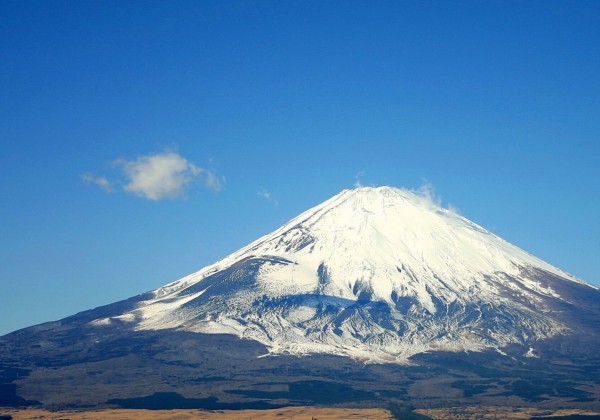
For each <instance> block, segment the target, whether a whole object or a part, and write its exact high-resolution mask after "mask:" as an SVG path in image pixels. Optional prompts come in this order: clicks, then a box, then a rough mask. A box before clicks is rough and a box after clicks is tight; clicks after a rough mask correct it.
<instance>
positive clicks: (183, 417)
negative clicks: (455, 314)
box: [0, 407, 392, 420]
mask: <svg viewBox="0 0 600 420" xmlns="http://www.w3.org/2000/svg"><path fill="white" fill-rule="evenodd" d="M0 415H8V416H12V418H13V419H14V420H31V419H38V420H67V419H69V420H128V419H144V420H188V419H206V420H228V419H241V420H259V419H260V420H286V419H298V420H300V419H302V420H311V419H316V420H334V419H349V420H352V419H357V420H359V419H360V420H363V419H369V420H389V419H391V418H392V416H391V414H390V412H389V411H387V410H381V409H351V408H321V407H286V408H278V409H272V410H228V411H204V410H127V409H116V410H97V411H47V410H38V409H27V410H0Z"/></svg>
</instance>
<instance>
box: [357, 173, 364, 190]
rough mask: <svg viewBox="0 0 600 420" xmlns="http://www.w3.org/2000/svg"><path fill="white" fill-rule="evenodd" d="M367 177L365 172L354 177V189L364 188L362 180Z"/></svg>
mask: <svg viewBox="0 0 600 420" xmlns="http://www.w3.org/2000/svg"><path fill="white" fill-rule="evenodd" d="M364 175H365V171H360V172H358V173H357V174H356V175H354V188H360V187H364V185H363V183H362V181H361V178H362V177H363V176H364Z"/></svg>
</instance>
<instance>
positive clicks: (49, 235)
mask: <svg viewBox="0 0 600 420" xmlns="http://www.w3.org/2000/svg"><path fill="white" fill-rule="evenodd" d="M0 92H1V94H0V142H1V146H2V153H1V154H0V170H1V180H2V181H1V184H0V185H1V188H2V191H1V192H2V194H1V196H0V197H1V198H0V200H1V202H0V250H1V252H0V295H1V296H2V305H1V308H0V334H3V333H7V332H9V331H12V330H15V329H17V328H22V327H26V326H29V325H33V324H36V323H40V322H44V321H50V320H55V319H59V318H62V317H64V316H67V315H71V314H73V313H75V312H78V311H81V310H85V309H89V308H92V307H95V306H99V305H102V304H106V303H110V302H114V301H117V300H120V299H124V298H127V297H130V296H133V295H135V294H138V293H141V292H144V291H147V290H150V289H153V288H156V287H158V286H160V285H162V284H165V283H167V282H170V281H173V280H176V279H178V278H180V277H182V276H184V275H186V274H189V273H191V272H193V271H196V270H198V269H200V268H202V267H203V266H205V265H207V264H209V263H212V262H214V261H216V260H217V259H219V258H221V257H223V256H225V255H227V254H228V253H230V252H232V251H234V250H236V249H238V248H239V247H241V246H243V245H245V244H246V243H248V242H250V241H251V240H253V239H255V238H257V237H258V236H260V235H262V234H265V233H267V232H270V231H271V230H273V229H275V228H277V227H278V226H279V225H281V224H283V223H284V222H286V221H287V220H289V219H290V218H292V217H293V216H295V215H297V214H298V213H300V212H301V211H303V210H305V209H307V208H309V207H311V206H313V205H316V204H318V203H320V202H321V201H323V200H325V199H327V198H329V197H330V196H332V195H334V194H336V193H338V192H339V191H340V190H342V189H344V188H351V187H353V186H354V185H355V184H356V183H357V181H358V182H359V183H361V184H363V185H392V186H399V187H407V188H418V187H419V186H420V185H421V184H422V183H423V182H430V183H431V184H433V185H434V186H435V188H436V191H437V193H438V194H439V195H440V196H441V197H442V201H443V203H444V204H445V205H448V204H452V205H453V206H455V207H457V208H458V209H459V210H460V211H461V213H462V214H463V215H465V216H466V217H468V218H470V219H472V220H474V221H475V222H477V223H479V224H481V225H483V226H484V227H486V228H488V229H490V230H492V231H493V232H495V233H496V234H498V235H500V236H501V237H503V238H505V239H507V240H508V241H510V242H512V243H514V244H516V245H518V246H520V247H522V248H524V249H526V250H527V251H529V252H531V253H533V254H534V255H537V256H539V257H540V258H542V259H545V260H546V261H548V262H550V263H552V264H554V265H557V266H559V267H561V268H562V269H564V270H566V271H568V272H570V273H572V274H574V275H576V276H578V277H580V278H582V279H584V280H587V281H589V282H591V283H594V284H597V285H600V258H599V256H600V239H599V238H600V221H599V216H600V2H597V1H584V0H582V1H577V2H571V1H566V0H565V1H527V2H526V1H486V2H481V1H463V2H445V1H439V2H438V1H416V0H415V1H291V0H290V1H227V2H223V1H203V2H188V1H178V2H162V1H128V2H122V1H113V2H111V1H101V2H100V1H84V2H72V1H55V2H47V1H39V2H37V1H9V0H6V1H2V2H0Z"/></svg>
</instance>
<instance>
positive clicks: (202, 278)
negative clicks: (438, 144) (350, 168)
mask: <svg viewBox="0 0 600 420" xmlns="http://www.w3.org/2000/svg"><path fill="white" fill-rule="evenodd" d="M547 278H552V279H559V281H561V282H577V283H578V284H582V285H585V286H586V287H587V285H586V284H585V283H583V282H582V281H580V280H578V279H576V278H574V277H572V276H570V275H568V274H566V273H564V272H563V271H561V270H559V269H557V268H555V267H553V266H552V265H550V264H547V263H545V262H544V261H542V260H540V259H538V258H536V257H534V256H532V255H530V254H528V253H527V252H525V251H523V250H521V249H520V248H518V247H516V246H514V245H511V244H509V243H508V242H506V241H504V240H502V239H501V238H499V237H498V236H496V235H494V234H492V233H490V232H488V231H487V230H485V229H483V228H482V227H480V226H478V225H477V224H475V223H473V222H471V221H469V220H468V219H466V218H464V217H462V216H460V215H458V214H456V213H455V212H452V211H449V210H446V209H443V208H441V207H439V206H438V205H436V204H435V203H433V202H432V200H431V199H430V198H428V197H427V196H425V195H422V194H419V193H415V192H412V191H408V190H405V189H397V188H391V187H376V188H375V187H361V188H356V189H352V190H344V191H342V192H341V193H339V194H337V195H335V196H334V197H332V198H331V199H329V200H327V201H325V202H323V203H322V204H320V205H318V206H316V207H313V208H312V209H309V210H307V211H306V212H304V213H302V214H300V215H299V216H297V217H296V218H294V219H292V220H291V221H289V222H288V223H287V224H285V225H284V226H282V227H281V228H279V229H277V230H275V231H274V232H272V233H270V234H268V235H265V236H263V237H261V238H259V239H258V240H256V241H255V242H253V243H251V244H250V245H248V246H246V247H244V248H242V249H240V250H239V251H237V252H235V253H233V254H231V255H229V256H227V257H225V258H224V259H222V260H221V261H218V262H217V263H215V264H213V265H210V266H208V267H205V268H204V269H202V270H200V271H198V272H196V273H194V274H191V275H189V276H187V277H184V278H183V279H181V280H179V281H176V282H174V283H171V284H168V285H166V286H163V287H161V288H159V289H157V290H155V291H154V293H153V296H154V297H153V298H152V299H149V300H146V301H144V302H142V303H140V304H139V305H138V307H136V308H135V309H133V310H131V311H129V312H127V313H125V314H123V315H122V316H121V317H120V319H121V320H126V322H135V323H137V326H136V328H138V329H165V328H174V329H181V330H188V331H196V332H203V333H229V334H235V335H237V336H240V337H243V338H249V339H254V340H257V341H259V342H261V343H263V344H265V345H267V346H268V347H269V349H270V351H271V353H274V354H277V353H291V354H305V353H314V352H317V353H331V354H340V355H347V356H351V357H354V358H357V359H361V360H372V361H392V362H397V363H404V362H406V361H407V359H408V358H409V357H410V356H412V355H413V354H416V353H420V352H423V351H432V350H445V351H462V350H475V351H477V350H483V349H486V348H496V349H500V348H502V347H503V346H506V345H509V344H514V343H516V344H521V345H528V343H530V342H533V341H535V340H538V339H543V338H548V337H551V336H553V335H555V334H559V333H561V332H562V331H564V330H565V328H566V327H565V326H564V325H562V324H561V322H560V321H559V320H557V319H555V318H554V317H553V316H552V315H551V310H550V309H551V307H552V305H553V304H554V302H556V301H559V300H561V299H562V297H561V295H560V293H559V292H558V291H557V290H555V287H554V286H553V285H554V284H555V283H554V282H553V281H554V280H553V281H547V280H546V279H547ZM590 287H591V286H590ZM111 320H112V319H99V320H96V321H95V322H98V323H100V322H103V323H106V322H111Z"/></svg>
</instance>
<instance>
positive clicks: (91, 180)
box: [81, 173, 113, 192]
mask: <svg viewBox="0 0 600 420" xmlns="http://www.w3.org/2000/svg"><path fill="white" fill-rule="evenodd" d="M81 179H82V180H83V181H84V182H86V183H88V184H94V185H97V186H99V187H100V188H102V189H103V190H104V191H106V192H111V191H112V189H113V188H112V184H111V183H110V181H109V180H108V179H107V178H106V177H104V176H96V175H94V174H90V173H85V174H83V175H81Z"/></svg>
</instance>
